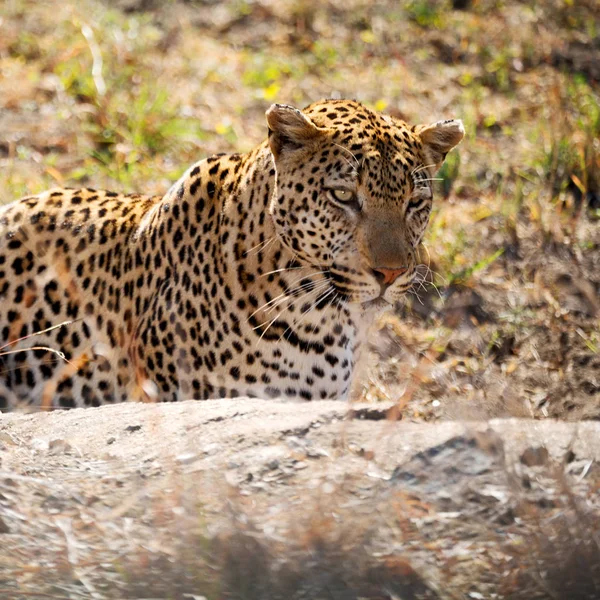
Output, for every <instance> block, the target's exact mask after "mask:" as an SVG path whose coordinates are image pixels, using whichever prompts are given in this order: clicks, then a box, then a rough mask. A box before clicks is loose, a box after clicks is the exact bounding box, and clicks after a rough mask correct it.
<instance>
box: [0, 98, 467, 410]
mask: <svg viewBox="0 0 600 600" xmlns="http://www.w3.org/2000/svg"><path fill="white" fill-rule="evenodd" d="M267 122H268V126H269V139H268V141H266V142H265V143H263V144H261V145H260V146H258V147H257V148H256V149H254V150H253V151H251V152H249V153H248V154H232V155H219V156H212V157H210V158H208V159H206V160H203V161H200V162H199V163H197V164H195V165H194V166H192V167H191V168H190V169H189V170H188V171H187V172H186V173H185V175H183V177H182V178H181V179H180V180H179V181H178V182H177V183H176V184H175V185H174V186H173V187H172V188H171V189H170V190H169V192H168V193H167V194H165V195H164V196H163V197H160V196H155V197H150V196H141V195H125V194H118V193H114V192H107V191H96V190H93V189H56V190H51V191H48V192H45V193H42V194H39V195H37V196H30V197H27V198H23V199H21V200H19V201H17V202H14V203H13V204H10V205H8V206H5V207H3V208H2V209H0V345H1V346H5V347H4V348H3V352H6V351H9V352H10V354H5V355H4V356H3V357H2V358H0V371H1V373H2V375H1V377H0V408H2V409H8V408H11V407H12V406H14V405H15V404H17V403H25V404H36V405H43V406H46V407H51V406H55V407H75V406H97V405H100V404H104V403H111V402H121V401H125V400H131V399H133V400H140V399H142V400H144V399H146V400H147V399H152V400H154V399H156V400H160V401H174V400H180V399H185V398H197V399H201V398H210V397H234V396H239V395H245V396H246V395H247V396H259V397H270V398H278V397H286V398H295V399H305V400H310V399H314V398H344V397H346V396H347V394H348V390H349V386H350V383H351V378H352V373H353V368H354V365H355V363H356V359H357V354H358V352H359V348H360V345H361V343H362V341H363V340H364V337H365V334H366V330H367V328H368V325H369V323H370V322H371V320H372V317H373V315H374V314H375V313H376V312H377V310H378V308H380V307H381V306H382V305H384V304H387V303H393V302H394V301H396V300H398V299H399V298H400V297H401V296H402V295H403V294H404V293H405V292H406V291H407V290H408V289H409V288H410V286H411V284H412V282H413V280H414V277H415V269H416V266H417V258H416V249H417V247H418V245H419V243H420V241H421V238H422V236H423V232H424V230H425V227H426V224H427V221H428V218H429V212H430V209H431V201H432V200H431V198H432V194H431V178H432V176H433V173H434V172H435V171H436V170H437V168H438V167H439V166H440V164H441V163H442V161H443V159H444V157H445V155H446V153H447V152H448V151H449V150H450V149H451V148H453V147H454V146H455V145H456V144H457V143H458V142H459V141H460V139H461V138H462V136H463V129H462V125H461V123H460V121H444V122H439V123H436V124H434V125H430V126H416V127H410V126H408V125H407V124H406V123H404V122H402V121H399V120H397V119H394V118H392V117H389V116H384V115H381V114H378V113H376V112H373V111H371V110H369V109H368V108H366V107H364V106H363V105H361V104H359V103H357V102H353V101H345V100H328V101H323V102H319V103H316V104H313V105H311V106H309V107H308V108H306V109H305V110H303V111H299V110H297V109H295V108H292V107H289V106H285V105H274V106H272V107H271V108H270V109H269V111H268V112H267ZM60 324H62V325H60ZM56 325H59V326H58V327H56V328H54V329H50V328H52V327H54V326H56ZM36 333H37V334H38V335H36V336H34V337H31V336H32V334H36ZM21 338H23V339H21ZM19 339H20V341H17V342H15V340H19ZM7 344H9V345H7ZM55 351H59V352H62V353H64V357H65V359H66V360H63V359H62V358H61V357H60V356H58V355H57V354H56V352H55Z"/></svg>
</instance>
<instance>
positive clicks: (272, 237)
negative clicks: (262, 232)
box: [244, 235, 277, 256]
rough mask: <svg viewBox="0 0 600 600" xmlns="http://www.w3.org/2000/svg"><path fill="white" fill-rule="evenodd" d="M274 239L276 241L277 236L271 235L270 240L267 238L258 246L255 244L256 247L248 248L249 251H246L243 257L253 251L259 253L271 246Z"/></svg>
mask: <svg viewBox="0 0 600 600" xmlns="http://www.w3.org/2000/svg"><path fill="white" fill-rule="evenodd" d="M276 239H277V236H275V235H273V236H271V237H270V238H267V239H266V240H263V241H262V242H259V243H258V244H256V246H253V247H252V248H250V250H246V252H244V256H248V255H249V254H251V253H252V252H254V251H255V250H256V251H257V252H260V250H264V249H265V248H266V247H267V246H268V245H269V244H271V243H272V242H273V241H274V240H276Z"/></svg>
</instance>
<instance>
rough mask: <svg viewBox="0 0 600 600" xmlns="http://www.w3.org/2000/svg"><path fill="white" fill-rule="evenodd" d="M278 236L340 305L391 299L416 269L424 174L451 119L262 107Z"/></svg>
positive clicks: (445, 139)
mask: <svg viewBox="0 0 600 600" xmlns="http://www.w3.org/2000/svg"><path fill="white" fill-rule="evenodd" d="M267 122H268V125H269V146H270V149H271V152H272V154H273V157H274V160H275V165H276V173H277V175H276V178H277V181H276V186H275V191H274V194H273V197H272V199H271V202H270V206H269V211H270V214H271V216H272V218H273V221H274V223H275V228H276V231H277V233H278V236H279V237H280V239H281V240H282V242H283V243H284V244H285V245H286V246H288V247H289V248H290V249H291V250H292V251H293V252H294V253H295V255H296V256H297V257H298V260H300V261H306V262H307V263H310V264H313V265H315V266H316V267H319V268H320V269H321V270H322V271H324V272H326V273H327V275H328V277H329V278H330V280H331V282H332V283H333V285H334V286H335V289H336V291H337V292H338V294H339V296H340V297H344V298H345V299H346V300H347V301H349V302H355V303H363V304H365V303H370V302H371V301H373V300H376V301H380V300H379V299H384V300H385V301H387V302H390V303H392V302H395V301H396V300H398V299H400V298H401V296H402V295H403V294H404V293H405V292H406V291H407V290H408V289H409V288H410V287H411V285H412V283H413V281H414V278H415V276H416V272H417V271H416V268H417V249H418V246H419V244H420V242H421V239H422V237H423V234H424V232H425V228H426V226H427V223H428V221H429V214H430V211H431V205H432V185H431V182H432V178H433V176H434V174H435V172H436V171H437V170H438V169H439V168H440V166H441V164H442V162H443V161H444V158H445V156H446V154H447V153H448V152H449V151H450V150H451V149H452V148H454V147H455V146H456V145H457V144H458V143H459V142H460V141H461V140H462V138H463V136H464V129H463V126H462V123H461V121H458V120H449V121H440V122H437V123H434V124H432V125H418V126H414V127H411V126H409V125H407V124H406V123H404V122H403V121H400V120H398V119H395V118H393V117H390V116H386V115H382V114H379V113H377V112H374V111H371V110H369V109H368V108H366V107H365V106H363V105H362V104H360V103H358V102H354V101H347V100H327V101H323V102H318V103H316V104H312V105H311V106H309V107H307V108H306V109H304V110H302V111H300V110H298V109H296V108H293V107H291V106H287V105H282V104H274V105H273V106H271V108H270V109H269V110H268V111H267Z"/></svg>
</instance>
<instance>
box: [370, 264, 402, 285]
mask: <svg viewBox="0 0 600 600" xmlns="http://www.w3.org/2000/svg"><path fill="white" fill-rule="evenodd" d="M406 271H408V267H398V268H396V269H388V268H385V267H378V268H374V269H373V272H374V273H375V277H376V278H377V281H379V283H382V284H384V285H390V284H392V283H394V281H396V279H398V277H400V275H402V274H404V273H406Z"/></svg>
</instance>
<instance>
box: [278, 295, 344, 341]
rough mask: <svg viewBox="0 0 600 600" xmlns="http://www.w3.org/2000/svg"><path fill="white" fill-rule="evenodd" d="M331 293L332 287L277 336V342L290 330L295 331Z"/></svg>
mask: <svg viewBox="0 0 600 600" xmlns="http://www.w3.org/2000/svg"><path fill="white" fill-rule="evenodd" d="M332 293H335V288H334V287H332V288H331V289H330V290H327V291H325V292H324V293H323V294H321V295H320V296H319V297H318V298H317V299H316V300H315V301H314V302H313V304H311V306H310V307H309V308H308V309H307V310H306V312H305V313H304V314H303V315H302V317H301V318H300V319H299V320H297V321H294V322H293V323H292V324H291V325H290V326H289V327H288V328H287V329H286V330H285V331H284V332H283V333H282V334H281V335H280V336H279V340H278V342H280V341H281V340H282V339H283V337H284V336H285V334H286V333H287V332H288V331H289V330H290V329H291V328H292V327H294V328H295V329H297V328H298V327H299V326H300V325H301V324H302V321H304V319H306V317H307V316H308V314H309V313H311V312H312V311H313V310H314V309H315V307H316V306H318V305H319V303H321V302H322V301H323V300H325V298H327V297H328V296H330V295H331V294H332Z"/></svg>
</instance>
